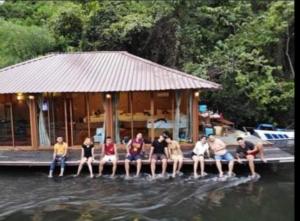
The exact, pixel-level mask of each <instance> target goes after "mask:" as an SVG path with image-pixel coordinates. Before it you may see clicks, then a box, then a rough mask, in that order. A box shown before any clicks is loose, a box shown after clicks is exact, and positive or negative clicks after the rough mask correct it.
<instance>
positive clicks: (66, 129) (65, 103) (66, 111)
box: [64, 95, 69, 144]
mask: <svg viewBox="0 0 300 221" xmlns="http://www.w3.org/2000/svg"><path fill="white" fill-rule="evenodd" d="M67 109H68V106H67V98H66V95H65V96H64V113H65V141H66V142H67V143H68V144H69V136H68V110H67Z"/></svg>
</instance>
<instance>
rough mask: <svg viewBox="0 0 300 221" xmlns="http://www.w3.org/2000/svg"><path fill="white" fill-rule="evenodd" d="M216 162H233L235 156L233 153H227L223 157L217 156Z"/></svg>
mask: <svg viewBox="0 0 300 221" xmlns="http://www.w3.org/2000/svg"><path fill="white" fill-rule="evenodd" d="M215 160H227V161H231V160H233V156H232V155H231V153H229V152H226V153H225V154H223V155H215Z"/></svg>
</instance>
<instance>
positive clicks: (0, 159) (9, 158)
mask: <svg viewBox="0 0 300 221" xmlns="http://www.w3.org/2000/svg"><path fill="white" fill-rule="evenodd" d="M229 151H230V152H231V153H234V150H232V149H231V150H229ZM98 153H99V150H97V154H95V161H94V162H93V165H98V164H99V158H100V155H99V154H98ZM190 154H191V151H184V164H187V165H191V164H193V161H192V159H191V157H190V156H191V155H190ZM79 158H80V150H70V151H69V153H68V160H67V161H66V164H67V165H68V166H78V163H79ZM51 159H52V151H3V150H2V151H0V166H49V164H50V162H51ZM124 159H125V154H124V153H120V154H119V161H118V165H124ZM265 159H266V160H267V163H275V164H277V163H293V162H294V155H293V154H291V153H289V152H287V151H284V150H282V149H279V148H277V147H265ZM242 161H243V162H245V161H246V160H245V159H243V160H242ZM254 161H255V163H263V162H262V161H261V160H260V158H259V157H258V158H256V159H255V160H254ZM142 162H143V164H145V165H147V164H149V163H150V162H149V160H147V159H143V160H142ZM160 163H161V162H160V161H158V162H157V164H160ZM172 163H173V162H172V160H168V164H172ZM205 163H206V164H214V163H215V160H214V159H212V158H210V159H205ZM222 163H227V162H226V161H222ZM131 164H135V162H132V163H131Z"/></svg>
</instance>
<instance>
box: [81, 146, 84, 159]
mask: <svg viewBox="0 0 300 221" xmlns="http://www.w3.org/2000/svg"><path fill="white" fill-rule="evenodd" d="M83 156H84V149H83V147H81V159H82V158H83Z"/></svg>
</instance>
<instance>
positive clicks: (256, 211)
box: [0, 165, 294, 221]
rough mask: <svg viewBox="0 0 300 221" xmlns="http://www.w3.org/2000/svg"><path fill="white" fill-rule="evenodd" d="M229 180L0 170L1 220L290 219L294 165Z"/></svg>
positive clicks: (210, 176) (292, 200)
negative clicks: (59, 175) (51, 174)
mask: <svg viewBox="0 0 300 221" xmlns="http://www.w3.org/2000/svg"><path fill="white" fill-rule="evenodd" d="M259 172H260V174H261V177H260V179H258V180H250V179H249V178H248V173H247V172H245V173H244V172H242V173H240V174H237V176H236V177H234V178H230V179H228V180H225V181H224V180H223V181H220V180H217V178H216V174H215V173H210V174H209V175H208V176H207V177H206V178H200V179H197V180H195V179H193V178H192V177H191V176H190V175H191V171H189V172H186V173H185V174H184V175H183V176H181V177H178V178H176V179H156V180H149V178H148V177H147V174H143V175H142V177H141V178H139V179H131V180H124V177H123V175H122V174H120V175H118V176H117V178H115V179H111V178H109V176H105V177H103V178H97V179H90V178H89V177H88V173H87V172H86V171H85V172H84V173H83V174H82V175H81V177H79V178H73V177H72V175H71V174H67V175H66V176H65V177H63V178H57V177H56V178H54V179H48V178H47V172H46V171H44V172H36V171H32V170H22V171H20V170H7V169H6V170H3V169H2V168H1V171H0V197H1V201H0V220H18V221H21V220H22V221H25V220H33V221H40V220H49V221H55V220H64V221H67V220H134V221H138V220H195V221H200V220H222V221H226V220H228V221H235V220H241V221H248V220H249V221H250V220H256V221H258V220H269V221H279V220H282V221H289V220H294V168H293V165H283V166H281V167H279V169H278V170H273V169H272V168H270V167H265V168H262V169H260V171H259Z"/></svg>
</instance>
